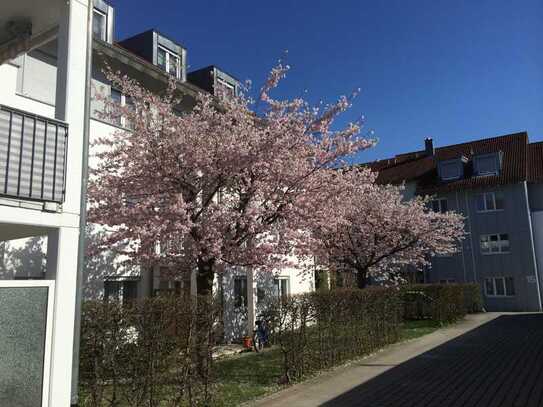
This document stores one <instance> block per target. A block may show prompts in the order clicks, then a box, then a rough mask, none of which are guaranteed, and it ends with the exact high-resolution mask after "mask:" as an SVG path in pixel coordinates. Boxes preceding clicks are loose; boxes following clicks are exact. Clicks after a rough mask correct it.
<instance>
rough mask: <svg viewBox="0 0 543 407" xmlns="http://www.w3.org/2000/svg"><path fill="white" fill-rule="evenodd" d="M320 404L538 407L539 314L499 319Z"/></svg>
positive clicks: (542, 360)
mask: <svg viewBox="0 0 543 407" xmlns="http://www.w3.org/2000/svg"><path fill="white" fill-rule="evenodd" d="M322 405H323V406H365V407H378V406H379V407H380V406H387V407H396V406H398V407H408V406H436V407H437V406H439V407H446V406H453V405H454V406H461V405H462V406H541V405H543V314H519V315H503V316H500V317H498V318H496V319H495V320H493V321H490V322H488V323H486V324H484V325H482V326H480V327H478V328H476V329H474V330H472V331H469V332H467V333H465V334H463V335H461V336H460V337H457V338H455V339H452V340H451V341H449V342H447V343H445V344H443V345H440V346H438V347H436V348H434V349H432V350H430V351H428V352H425V353H423V354H421V355H419V356H417V357H415V358H413V359H410V360H408V361H406V362H404V363H401V364H399V365H397V366H396V367H393V368H392V369H390V370H388V371H386V372H384V373H382V374H380V375H379V376H377V377H375V378H373V379H370V380H369V381H367V382H365V383H363V384H361V385H359V386H357V387H355V388H353V389H352V390H350V391H348V392H345V393H343V394H341V395H339V396H337V397H335V398H334V399H332V400H330V401H328V402H326V403H324V404H322Z"/></svg>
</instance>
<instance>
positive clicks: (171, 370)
mask: <svg viewBox="0 0 543 407" xmlns="http://www.w3.org/2000/svg"><path fill="white" fill-rule="evenodd" d="M187 297H188V296H187ZM216 310H217V307H215V305H214V304H213V303H212V302H211V301H209V300H207V299H204V298H198V299H194V298H190V297H188V298H181V297H176V296H159V297H152V298H146V299H142V300H138V301H134V302H131V303H129V304H123V305H121V304H120V303H118V302H115V301H107V302H104V301H88V302H86V303H85V304H84V306H83V314H82V326H81V332H82V333H81V355H80V384H81V386H80V389H81V391H80V404H81V405H82V406H93V407H98V406H142V405H145V406H182V405H190V406H193V405H200V404H201V405H209V404H210V399H211V396H212V391H211V381H210V376H211V370H210V369H211V347H212V346H213V337H214V332H213V326H214V323H215V320H216V315H217V312H216Z"/></svg>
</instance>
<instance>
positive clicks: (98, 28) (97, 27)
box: [92, 8, 107, 41]
mask: <svg viewBox="0 0 543 407" xmlns="http://www.w3.org/2000/svg"><path fill="white" fill-rule="evenodd" d="M92 34H93V36H94V38H98V39H99V40H102V41H107V15H106V13H104V12H102V11H100V10H98V9H97V8H94V10H93V12H92Z"/></svg>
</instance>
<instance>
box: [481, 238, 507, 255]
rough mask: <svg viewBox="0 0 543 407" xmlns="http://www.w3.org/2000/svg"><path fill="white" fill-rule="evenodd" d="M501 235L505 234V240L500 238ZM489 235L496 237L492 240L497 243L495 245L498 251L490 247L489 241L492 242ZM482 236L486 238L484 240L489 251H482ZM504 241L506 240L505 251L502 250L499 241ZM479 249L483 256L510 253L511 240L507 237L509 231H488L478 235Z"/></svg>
mask: <svg viewBox="0 0 543 407" xmlns="http://www.w3.org/2000/svg"><path fill="white" fill-rule="evenodd" d="M501 235H507V240H505V239H504V240H502V239H501ZM491 236H497V239H496V240H495V241H494V242H496V243H497V246H496V247H498V249H499V251H492V247H491V245H490V243H492V240H491ZM483 238H486V239H487V240H486V242H488V243H489V251H488V252H485V251H483V246H482V243H484V242H483ZM505 241H507V242H508V244H507V247H508V249H507V251H504V250H502V247H503V245H502V244H501V242H505ZM479 249H480V251H481V254H482V255H483V256H491V255H494V254H509V253H511V240H510V239H509V233H490V234H482V235H479Z"/></svg>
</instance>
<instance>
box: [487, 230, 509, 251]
mask: <svg viewBox="0 0 543 407" xmlns="http://www.w3.org/2000/svg"><path fill="white" fill-rule="evenodd" d="M480 245H481V253H483V254H497V253H509V235H508V234H507V233H501V234H492V235H481V237H480Z"/></svg>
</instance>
